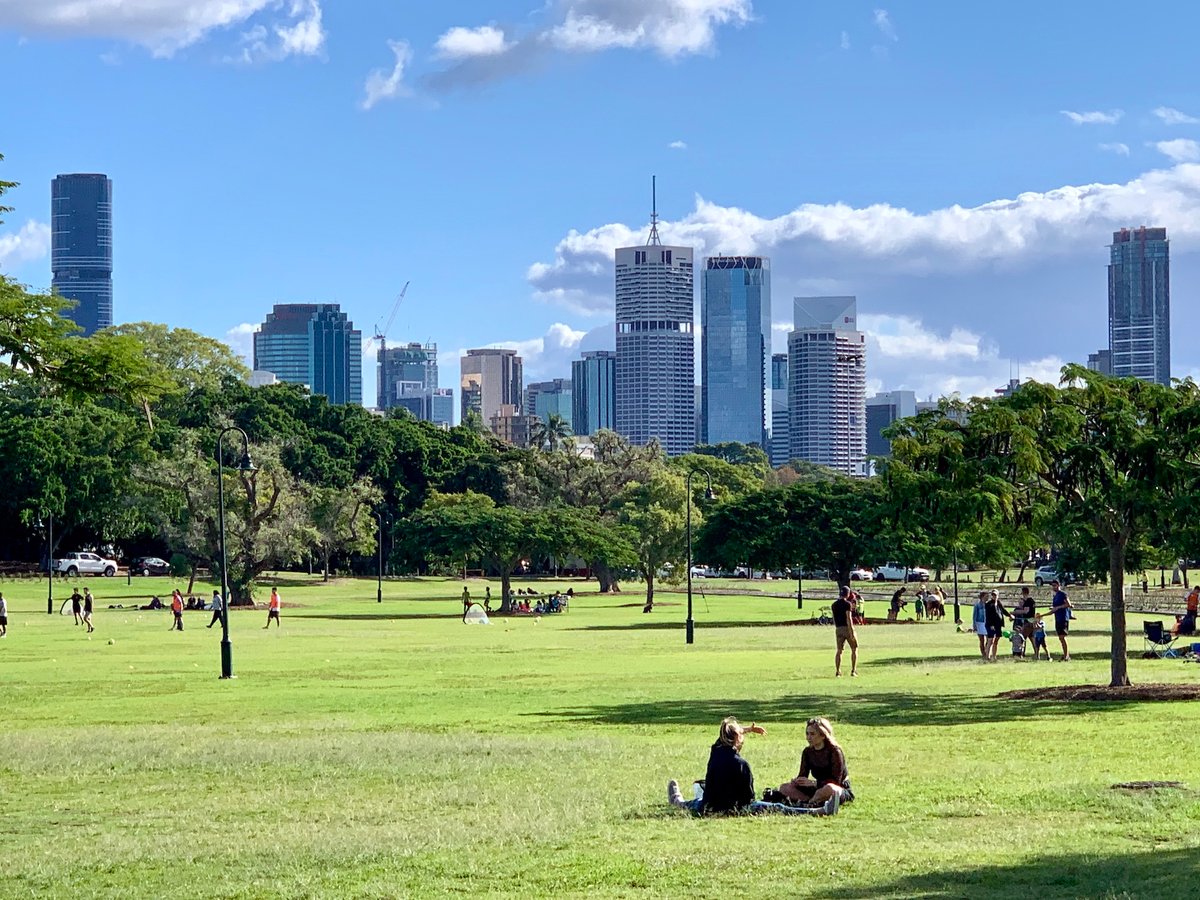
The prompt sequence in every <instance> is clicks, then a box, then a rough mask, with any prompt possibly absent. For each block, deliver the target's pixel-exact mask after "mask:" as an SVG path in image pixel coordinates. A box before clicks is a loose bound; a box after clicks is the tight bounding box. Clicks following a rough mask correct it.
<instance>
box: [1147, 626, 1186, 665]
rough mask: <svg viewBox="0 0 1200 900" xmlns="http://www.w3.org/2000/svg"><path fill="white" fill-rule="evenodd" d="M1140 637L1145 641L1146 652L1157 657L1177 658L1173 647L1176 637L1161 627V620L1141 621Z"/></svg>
mask: <svg viewBox="0 0 1200 900" xmlns="http://www.w3.org/2000/svg"><path fill="white" fill-rule="evenodd" d="M1142 639H1143V640H1144V641H1145V642H1146V652H1147V653H1153V654H1154V655H1155V656H1157V657H1158V658H1159V659H1163V658H1169V659H1177V658H1178V656H1179V654H1178V653H1176V652H1175V650H1174V649H1173V648H1174V646H1175V641H1176V639H1177V638H1176V636H1175V635H1173V634H1171V632H1169V631H1165V630H1164V629H1163V623H1162V622H1142Z"/></svg>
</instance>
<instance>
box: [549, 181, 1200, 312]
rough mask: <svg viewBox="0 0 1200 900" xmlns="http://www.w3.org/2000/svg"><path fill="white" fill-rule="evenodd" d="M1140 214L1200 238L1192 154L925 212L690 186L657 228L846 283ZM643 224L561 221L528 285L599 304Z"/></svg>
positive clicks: (1081, 246) (1025, 255)
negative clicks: (1179, 160) (701, 191)
mask: <svg viewBox="0 0 1200 900" xmlns="http://www.w3.org/2000/svg"><path fill="white" fill-rule="evenodd" d="M1142 222H1152V223H1154V224H1157V225H1163V226H1166V227H1168V228H1170V229H1171V233H1172V240H1173V241H1174V244H1175V246H1176V247H1177V248H1179V249H1180V250H1185V249H1188V248H1189V247H1197V246H1200V165H1178V166H1175V167H1174V168H1170V169H1161V170H1154V171H1151V172H1147V173H1145V174H1144V175H1141V176H1139V177H1137V178H1134V179H1133V180H1131V181H1129V182H1127V183H1124V184H1087V185H1079V186H1074V185H1067V186H1064V187H1060V188H1056V189H1054V190H1050V191H1042V192H1035V191H1030V192H1027V193H1022V194H1019V195H1018V196H1017V197H1015V198H1012V199H1002V200H994V201H992V202H990V203H984V204H982V205H980V206H974V207H963V206H958V205H954V206H949V207H944V208H942V209H935V210H930V211H928V212H913V211H911V210H908V209H904V208H900V207H895V206H891V205H889V204H887V203H877V204H873V205H871V206H866V207H852V206H849V205H847V204H844V203H833V204H816V203H808V204H803V205H801V206H798V207H796V208H795V209H794V210H792V211H791V212H789V213H785V214H784V215H781V216H777V217H774V218H766V217H762V216H758V215H755V214H754V213H752V212H750V211H748V210H743V209H739V208H737V207H729V206H721V205H719V204H716V203H711V202H708V201H706V200H704V199H703V198H700V197H697V198H696V202H695V208H694V209H693V211H692V212H691V213H689V214H688V215H686V216H685V217H683V218H682V219H680V220H678V221H666V222H662V223H661V224H660V226H659V232H660V234H661V235H662V238H663V242H664V243H668V244H679V245H683V246H689V247H694V248H696V254H697V258H699V257H700V256H701V255H703V254H706V253H712V252H715V251H718V250H719V251H720V252H723V253H745V254H750V253H767V254H771V255H773V256H776V257H777V258H776V259H775V260H774V262H773V268H774V270H775V277H776V279H777V280H778V278H779V276H780V274H781V269H783V270H784V271H786V270H787V268H788V267H790V268H791V269H792V270H794V271H796V272H798V273H799V272H805V273H807V277H814V276H815V277H819V278H822V279H830V280H831V283H836V282H838V281H839V280H840V281H841V283H842V284H846V283H849V284H850V285H851V286H853V285H854V284H861V283H862V280H863V278H864V277H866V275H867V273H869V275H870V277H872V278H878V277H888V276H895V275H903V276H926V275H930V274H960V273H964V272H971V271H979V270H981V269H985V268H989V267H995V266H998V265H1000V266H1009V267H1022V266H1026V267H1027V266H1028V265H1030V264H1031V263H1033V262H1035V261H1040V260H1045V259H1048V258H1055V257H1058V258H1061V257H1063V256H1066V255H1068V254H1071V253H1076V252H1079V251H1085V252H1090V251H1091V250H1092V249H1093V248H1094V247H1095V246H1096V245H1097V243H1104V242H1105V240H1106V238H1107V235H1106V234H1105V232H1107V231H1114V230H1117V229H1119V228H1121V227H1125V226H1129V225H1131V224H1138V223H1142ZM646 228H647V226H645V225H637V226H636V227H630V226H628V225H625V224H622V223H612V224H608V225H602V226H599V227H597V228H593V229H591V230H589V231H586V232H579V231H575V230H572V231H570V232H568V234H567V235H566V237H564V238H563V239H562V240H560V241H559V242H558V244H557V246H556V247H555V248H554V254H553V259H552V260H551V261H550V262H537V263H534V264H533V265H531V266H530V267H529V269H528V271H527V273H526V277H527V278H528V280H529V282H530V284H531V285H532V286H533V288H534V290H535V297H537V298H538V299H540V300H543V301H547V302H552V303H559V304H562V305H564V306H567V307H568V308H571V309H573V310H575V311H577V312H582V313H588V314H598V313H606V314H608V313H609V311H610V310H611V309H612V303H613V295H612V291H613V288H612V278H613V270H612V266H613V251H614V250H615V249H616V248H617V247H627V246H631V245H634V244H641V243H643V242H644V241H645V237H646ZM850 293H854V290H851V291H850Z"/></svg>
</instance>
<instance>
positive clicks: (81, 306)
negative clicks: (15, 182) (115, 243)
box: [50, 174, 113, 335]
mask: <svg viewBox="0 0 1200 900" xmlns="http://www.w3.org/2000/svg"><path fill="white" fill-rule="evenodd" d="M50 266H51V269H52V272H53V277H52V280H51V285H52V287H53V288H54V290H55V291H56V292H57V293H58V294H60V295H62V296H63V297H66V298H67V299H68V300H74V301H75V302H76V304H77V305H76V307H75V308H74V309H71V310H67V311H66V313H65V315H66V316H67V317H68V318H69V319H72V320H73V321H74V322H75V323H76V324H77V325H79V326H80V327H81V328H82V329H83V333H84V335H89V334H94V333H95V332H97V331H98V330H100V329H101V328H107V327H108V326H110V325H112V323H113V290H112V269H113V258H112V181H110V180H109V178H108V176H106V175H91V174H78V175H59V176H58V177H57V178H55V179H54V180H53V181H52V182H51V183H50Z"/></svg>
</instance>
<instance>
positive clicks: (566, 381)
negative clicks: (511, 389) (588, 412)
mask: <svg viewBox="0 0 1200 900" xmlns="http://www.w3.org/2000/svg"><path fill="white" fill-rule="evenodd" d="M571 393H572V384H571V379H570V378H555V379H554V380H553V381H535V382H533V383H532V384H530V385H529V387H527V388H525V409H524V412H525V415H527V416H533V417H534V418H536V419H541V420H542V421H543V422H548V421H549V420H550V417H551V416H559V417H560V418H561V419H562V420H563V421H564V422H566V423H567V427H568V428H570V429H571V432H572V433H574V431H575V424H574V413H573V411H572V409H571V404H572V396H571Z"/></svg>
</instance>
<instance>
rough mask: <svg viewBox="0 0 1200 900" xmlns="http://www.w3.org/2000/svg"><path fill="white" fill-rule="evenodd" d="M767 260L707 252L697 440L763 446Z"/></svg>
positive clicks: (702, 285)
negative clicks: (712, 254)
mask: <svg viewBox="0 0 1200 900" xmlns="http://www.w3.org/2000/svg"><path fill="white" fill-rule="evenodd" d="M770 346H771V261H770V260H769V259H766V258H765V257H762V256H710V257H708V258H707V259H706V260H705V261H704V277H703V280H702V281H701V283H700V398H701V400H700V423H701V424H700V440H701V441H702V442H703V443H705V444H722V443H725V442H726V441H737V442H740V443H743V444H757V445H758V446H760V447H762V448H763V450H767V449H768V447H767V417H766V412H767V400H766V398H767V356H768V354H769V353H770Z"/></svg>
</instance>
